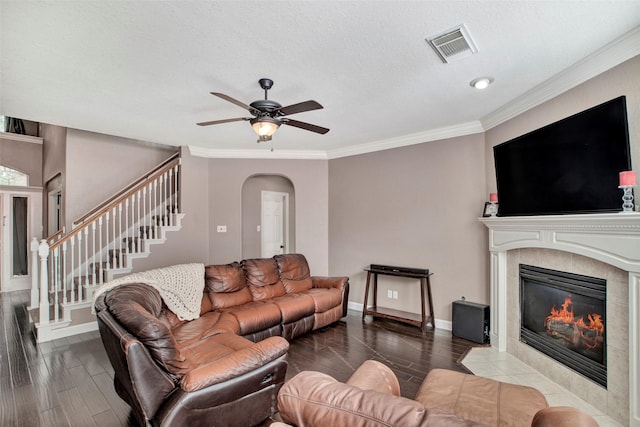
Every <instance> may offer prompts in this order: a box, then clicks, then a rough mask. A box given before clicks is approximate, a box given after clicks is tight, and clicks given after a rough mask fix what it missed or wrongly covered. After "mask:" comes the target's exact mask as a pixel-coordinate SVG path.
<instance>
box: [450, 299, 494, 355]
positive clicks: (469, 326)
mask: <svg viewBox="0 0 640 427" xmlns="http://www.w3.org/2000/svg"><path fill="white" fill-rule="evenodd" d="M452 311H453V313H452V316H451V318H452V323H453V325H452V331H451V333H452V334H453V335H454V336H456V337H460V338H464V339H465V340H469V341H473V342H477V343H480V344H485V343H488V342H489V306H488V305H484V304H478V303H475V302H469V301H462V300H458V301H454V302H453V304H452Z"/></svg>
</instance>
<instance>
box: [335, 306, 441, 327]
mask: <svg viewBox="0 0 640 427" xmlns="http://www.w3.org/2000/svg"><path fill="white" fill-rule="evenodd" d="M347 308H348V309H349V310H353V311H359V312H360V313H362V311H363V308H364V305H363V304H361V303H359V302H353V301H349V303H348V304H347ZM435 323H436V329H444V330H445V331H450V330H452V329H453V326H452V323H451V321H450V320H441V319H436V321H435Z"/></svg>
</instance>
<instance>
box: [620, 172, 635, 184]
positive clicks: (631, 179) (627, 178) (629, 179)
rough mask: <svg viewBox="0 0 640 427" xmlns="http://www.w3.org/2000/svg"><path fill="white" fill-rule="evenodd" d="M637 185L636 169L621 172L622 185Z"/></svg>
mask: <svg viewBox="0 0 640 427" xmlns="http://www.w3.org/2000/svg"><path fill="white" fill-rule="evenodd" d="M634 185H636V173H635V172H634V171H625V172H620V187H631V186H634Z"/></svg>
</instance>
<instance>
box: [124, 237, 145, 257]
mask: <svg viewBox="0 0 640 427" xmlns="http://www.w3.org/2000/svg"><path fill="white" fill-rule="evenodd" d="M122 243H124V245H125V246H126V247H127V249H128V252H129V253H138V252H143V249H144V238H142V237H125V238H123V239H122Z"/></svg>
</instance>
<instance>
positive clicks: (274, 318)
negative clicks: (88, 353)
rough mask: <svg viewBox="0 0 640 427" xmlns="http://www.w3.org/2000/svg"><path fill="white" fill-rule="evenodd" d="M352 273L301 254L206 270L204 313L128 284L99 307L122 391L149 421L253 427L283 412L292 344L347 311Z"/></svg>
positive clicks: (136, 411) (143, 419)
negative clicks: (179, 309) (181, 313)
mask: <svg viewBox="0 0 640 427" xmlns="http://www.w3.org/2000/svg"><path fill="white" fill-rule="evenodd" d="M348 292H349V282H348V278H347V277H335V278H330V277H312V276H311V275H310V272H309V266H308V264H307V261H306V259H305V258H304V256H303V255H300V254H287V255H277V256H275V257H273V258H268V259H248V260H243V261H241V262H234V263H231V264H226V265H210V266H207V267H205V286H204V292H203V297H202V302H201V310H200V317H198V318H197V319H195V320H191V321H182V320H179V319H178V317H177V315H176V314H175V313H173V312H171V311H170V310H169V309H168V308H167V306H166V305H165V304H164V302H163V300H162V298H161V297H160V294H159V293H158V291H156V290H155V289H154V288H153V287H151V286H148V285H145V284H142V283H134V284H123V285H120V286H117V287H114V288H113V289H111V290H109V291H106V292H105V293H104V294H102V295H100V296H99V297H98V298H97V299H96V302H95V308H96V313H97V317H98V326H99V329H100V334H101V337H102V341H103V343H104V346H105V349H106V351H107V354H108V356H109V359H110V361H111V364H112V366H113V369H114V386H115V389H116V391H117V393H118V394H119V396H120V397H121V398H122V399H124V400H125V401H126V402H127V403H128V404H129V405H130V406H131V408H132V413H133V416H134V417H135V419H136V421H137V422H138V423H139V424H141V425H157V426H173V425H179V426H182V425H189V426H252V425H257V424H260V423H261V422H263V421H264V420H265V419H267V418H268V417H270V416H271V415H272V414H274V413H275V412H276V411H277V407H276V396H277V393H278V390H279V389H280V387H281V386H282V384H283V383H284V378H285V374H286V370H287V362H286V356H287V350H288V348H289V344H288V342H287V340H290V339H293V338H295V337H297V336H299V335H302V334H305V333H307V332H309V331H312V330H314V329H318V328H322V327H324V326H327V325H329V324H331V323H333V322H335V321H337V320H339V319H340V318H342V317H344V316H345V315H346V311H347V301H348Z"/></svg>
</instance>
